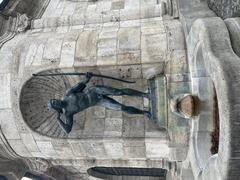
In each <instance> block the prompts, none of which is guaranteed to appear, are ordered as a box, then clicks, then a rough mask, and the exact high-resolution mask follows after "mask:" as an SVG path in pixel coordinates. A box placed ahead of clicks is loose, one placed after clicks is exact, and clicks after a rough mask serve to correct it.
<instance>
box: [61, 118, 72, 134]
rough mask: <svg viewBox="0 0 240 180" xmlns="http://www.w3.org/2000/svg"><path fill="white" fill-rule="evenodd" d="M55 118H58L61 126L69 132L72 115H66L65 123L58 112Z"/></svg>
mask: <svg viewBox="0 0 240 180" xmlns="http://www.w3.org/2000/svg"><path fill="white" fill-rule="evenodd" d="M57 120H58V123H59V124H60V126H61V127H62V128H63V130H64V131H65V132H66V133H67V134H68V133H70V132H71V130H72V126H73V115H70V116H66V123H64V122H63V121H62V119H61V115H60V113H58V117H57Z"/></svg>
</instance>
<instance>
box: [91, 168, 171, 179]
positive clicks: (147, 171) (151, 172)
mask: <svg viewBox="0 0 240 180" xmlns="http://www.w3.org/2000/svg"><path fill="white" fill-rule="evenodd" d="M91 170H93V171H95V172H97V173H101V174H105V175H114V176H150V177H166V174H167V170H165V169H161V168H128V167H94V168H91Z"/></svg>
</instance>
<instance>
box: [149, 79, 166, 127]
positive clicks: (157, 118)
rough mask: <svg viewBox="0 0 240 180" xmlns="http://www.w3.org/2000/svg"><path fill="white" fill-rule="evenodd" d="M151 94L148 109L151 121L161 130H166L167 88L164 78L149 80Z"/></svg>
mask: <svg viewBox="0 0 240 180" xmlns="http://www.w3.org/2000/svg"><path fill="white" fill-rule="evenodd" d="M148 83H149V89H150V94H151V101H150V109H151V113H152V120H153V121H154V122H155V123H156V124H158V125H159V126H160V127H161V128H165V129H167V124H168V123H167V122H168V117H167V112H168V111H167V107H168V105H167V86H166V78H165V77H164V76H159V77H155V78H154V79H150V80H149V82H148Z"/></svg>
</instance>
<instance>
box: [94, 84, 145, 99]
mask: <svg viewBox="0 0 240 180" xmlns="http://www.w3.org/2000/svg"><path fill="white" fill-rule="evenodd" d="M91 88H94V90H95V91H96V93H98V94H102V95H112V96H122V95H128V96H141V97H146V98H149V94H148V93H144V92H141V91H137V90H134V89H129V88H124V89H117V88H113V87H109V86H93V87H91Z"/></svg>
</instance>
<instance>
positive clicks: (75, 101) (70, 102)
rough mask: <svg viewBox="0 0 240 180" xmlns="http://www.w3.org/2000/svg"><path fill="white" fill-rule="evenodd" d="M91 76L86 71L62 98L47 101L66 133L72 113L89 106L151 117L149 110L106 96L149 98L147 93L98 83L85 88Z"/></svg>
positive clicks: (69, 129) (69, 126)
mask: <svg viewBox="0 0 240 180" xmlns="http://www.w3.org/2000/svg"><path fill="white" fill-rule="evenodd" d="M92 76H93V74H92V73H90V72H88V73H86V75H85V79H84V80H82V81H80V82H79V83H78V84H76V85H75V86H73V87H71V88H70V89H68V90H67V91H66V94H65V96H64V98H63V100H59V99H51V100H50V101H49V104H48V106H49V108H50V109H53V110H55V111H56V112H57V120H58V122H59V124H60V126H61V127H62V128H63V130H64V131H65V132H66V133H69V132H70V131H71V130H72V125H73V116H74V114H76V113H78V112H81V111H83V110H85V109H87V108H89V107H91V106H103V107H105V108H107V109H112V110H116V111H124V112H126V113H129V114H142V115H145V116H147V117H148V118H149V119H150V118H151V114H150V112H149V111H144V110H140V109H137V108H135V107H132V106H125V105H123V104H121V103H119V102H117V101H115V100H114V99H112V98H110V97H108V95H112V96H122V95H128V96H140V97H145V98H149V94H148V93H143V92H140V91H137V90H134V89H127V88H125V89H116V88H113V87H109V86H99V85H96V86H90V87H87V88H86V84H87V83H88V82H89V81H90V79H91V78H92ZM98 76H101V75H98ZM108 78H111V77H108ZM115 80H116V79H115ZM121 81H122V80H121ZM130 83H132V82H130ZM62 114H63V115H64V116H65V117H66V123H65V122H64V121H63V120H62V119H61V116H62Z"/></svg>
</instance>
